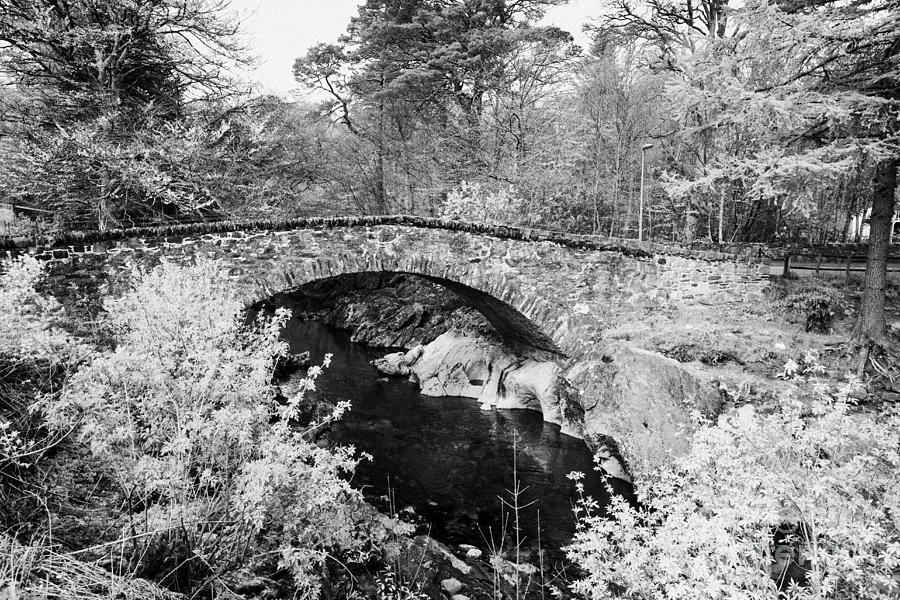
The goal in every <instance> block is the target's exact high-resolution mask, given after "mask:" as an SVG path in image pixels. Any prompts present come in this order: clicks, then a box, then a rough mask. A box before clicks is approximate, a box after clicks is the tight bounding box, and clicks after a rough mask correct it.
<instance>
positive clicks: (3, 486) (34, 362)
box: [0, 256, 86, 526]
mask: <svg viewBox="0 0 900 600" xmlns="http://www.w3.org/2000/svg"><path fill="white" fill-rule="evenodd" d="M2 266H3V267H4V268H5V271H4V272H3V273H2V275H0V315H2V322H0V505H2V506H3V507H4V508H8V507H10V506H11V505H12V504H13V497H12V495H11V494H12V490H11V488H10V486H8V485H7V484H8V483H9V482H10V480H11V478H14V479H20V477H21V475H22V472H23V470H25V469H27V468H29V467H31V466H33V465H34V464H35V463H36V462H37V461H38V460H39V458H40V457H41V456H43V455H44V453H45V452H46V451H47V450H49V449H50V448H52V447H53V446H54V445H55V444H56V443H57V442H58V441H59V440H58V438H54V437H47V436H46V435H45V434H46V432H43V431H42V425H43V421H42V419H41V418H40V415H37V414H33V413H31V412H30V411H29V410H28V407H29V405H31V404H32V402H33V401H34V399H35V397H40V396H48V395H53V394H56V393H57V390H58V389H59V387H60V386H61V385H62V382H63V381H64V379H65V377H66V375H67V373H69V372H70V371H71V370H72V369H73V368H74V367H75V366H76V364H77V363H78V361H79V360H80V359H81V358H83V356H85V355H86V349H85V348H84V347H83V346H82V345H80V344H79V343H77V342H76V341H74V340H73V339H71V338H70V337H69V336H68V335H67V334H65V333H64V332H62V331H60V330H59V329H57V328H55V327H54V322H55V321H56V319H57V318H58V316H59V310H60V307H59V305H58V304H57V303H56V301H55V300H54V299H53V298H48V297H45V296H43V295H41V294H40V293H39V292H38V291H37V288H38V287H39V286H40V284H41V281H42V279H43V277H44V270H43V266H42V265H41V263H39V262H38V261H37V260H35V259H34V258H32V257H30V256H24V257H22V258H19V259H16V260H11V261H5V262H4V263H3V265H2ZM0 517H2V518H3V520H4V521H5V520H6V517H7V515H6V514H5V512H4V513H3V514H0ZM8 525H11V524H8V523H7V526H8Z"/></svg>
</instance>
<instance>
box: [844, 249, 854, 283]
mask: <svg viewBox="0 0 900 600" xmlns="http://www.w3.org/2000/svg"><path fill="white" fill-rule="evenodd" d="M852 256H853V253H852V252H848V253H847V264H846V271H845V273H844V278H845V279H850V258H851V257H852Z"/></svg>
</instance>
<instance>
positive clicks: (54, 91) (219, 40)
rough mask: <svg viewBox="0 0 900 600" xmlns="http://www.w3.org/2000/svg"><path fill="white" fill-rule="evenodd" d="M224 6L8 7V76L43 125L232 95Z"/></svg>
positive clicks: (231, 38) (165, 1)
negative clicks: (149, 106) (29, 102)
mask: <svg viewBox="0 0 900 600" xmlns="http://www.w3.org/2000/svg"><path fill="white" fill-rule="evenodd" d="M227 8H228V3H227V1H226V0H182V1H175V0H126V1H121V2H120V1H112V0H0V15H2V19H0V73H2V75H3V78H2V79H3V82H4V85H7V86H14V87H16V88H18V89H19V90H21V91H22V92H23V93H25V94H27V95H28V96H29V100H31V103H33V104H35V105H36V106H31V107H29V108H30V109H31V110H29V111H28V113H27V116H28V117H30V118H32V119H33V118H38V119H39V120H40V121H41V122H59V121H60V120H61V119H65V118H67V117H74V118H78V117H82V116H97V115H99V114H101V113H102V112H104V111H108V110H112V109H119V108H124V109H126V110H127V109H132V108H135V107H138V108H140V107H146V106H148V105H153V106H155V107H156V109H157V111H158V112H161V113H162V114H165V115H172V114H176V113H177V112H178V111H179V110H181V107H182V105H183V104H184V103H185V102H189V101H191V100H193V99H197V98H204V99H210V98H216V99H222V98H224V97H227V96H230V95H232V94H234V92H235V91H236V89H237V88H236V87H235V83H234V82H233V81H232V80H231V78H230V77H228V75H227V74H228V72H229V67H230V66H231V65H233V64H234V63H235V62H241V61H243V60H245V58H244V56H243V52H242V49H241V47H240V45H239V44H238V43H237V41H236V37H235V35H236V33H237V24H236V23H235V22H234V21H232V20H230V19H228V17H227Z"/></svg>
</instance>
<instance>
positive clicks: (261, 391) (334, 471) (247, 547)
mask: <svg viewBox="0 0 900 600" xmlns="http://www.w3.org/2000/svg"><path fill="white" fill-rule="evenodd" d="M223 281H224V278H223V277H221V275H220V273H219V269H218V267H217V266H216V265H215V264H214V263H209V262H202V263H199V264H197V265H195V266H190V267H179V266H175V265H173V264H169V263H163V264H162V265H160V266H159V267H157V268H156V269H155V270H153V271H152V272H150V273H145V274H139V277H138V279H137V283H136V285H135V286H134V288H133V289H131V290H130V291H128V292H127V293H125V294H124V295H123V296H122V297H121V298H118V299H113V300H109V301H107V302H106V304H105V308H106V311H107V317H108V319H109V321H110V324H111V326H112V328H113V330H114V331H115V332H116V347H115V349H114V350H110V351H106V352H102V353H100V352H98V353H96V354H95V355H94V356H93V358H92V360H91V361H90V362H89V364H87V365H86V366H85V367H84V368H82V369H81V370H80V371H79V372H78V373H77V374H76V375H75V376H73V377H72V378H71V380H70V382H69V383H68V385H67V387H66V389H65V391H64V393H63V394H62V397H61V398H59V399H58V400H52V401H48V402H46V403H45V404H44V408H45V409H46V411H47V414H48V419H49V422H50V423H51V425H52V426H53V427H55V428H57V429H65V428H71V427H75V426H76V425H77V427H78V430H77V431H78V438H79V439H80V440H81V441H83V442H84V443H86V444H88V445H89V447H90V448H91V451H92V452H93V453H94V454H95V455H97V456H99V457H101V458H103V459H105V461H107V462H108V464H109V466H110V468H111V469H112V471H113V472H114V474H115V478H116V479H117V481H118V486H119V488H120V490H121V493H122V495H123V496H124V497H125V498H126V499H127V511H128V520H129V524H128V528H127V531H124V532H123V536H122V537H123V540H125V541H127V545H128V546H129V547H130V548H131V555H132V559H133V561H135V562H136V564H135V565H132V567H134V566H136V567H137V571H138V573H139V574H143V575H145V576H152V577H155V578H156V579H159V580H162V581H163V582H164V583H166V584H167V585H168V586H169V587H173V588H175V589H178V590H180V591H192V592H193V593H195V594H196V593H200V592H205V593H212V592H214V591H215V590H216V589H221V588H222V586H223V585H224V584H223V583H222V582H223V581H224V580H225V579H224V578H226V576H227V575H228V574H229V573H231V572H233V571H235V570H237V569H243V568H251V570H252V569H254V568H265V569H268V570H269V571H270V572H274V571H276V570H278V569H286V570H288V571H289V572H290V573H291V574H292V575H293V581H294V586H295V589H296V590H297V595H298V596H299V597H308V598H315V597H316V596H317V595H318V591H319V587H320V577H321V575H322V573H323V572H324V570H325V566H326V559H327V558H328V557H329V556H337V555H341V557H342V558H345V559H347V558H350V559H360V558H361V557H363V556H364V554H365V553H366V552H369V551H371V549H372V548H373V543H374V540H373V539H372V538H371V534H370V532H369V531H368V530H367V528H366V527H365V524H361V523H359V522H358V521H359V519H358V518H355V516H354V514H358V512H357V511H356V507H357V506H358V505H359V503H360V502H361V495H360V493H359V492H357V491H356V490H354V489H353V488H351V487H350V485H349V483H348V481H347V480H346V479H345V478H344V477H342V475H343V474H346V473H352V471H353V469H354V468H355V466H356V464H357V460H358V459H357V458H356V457H355V456H354V450H353V449H352V448H337V449H335V450H328V449H324V448H321V447H319V446H317V445H316V444H314V443H313V441H312V440H311V436H310V435H309V433H310V431H311V429H315V428H316V427H319V426H321V424H322V423H314V424H312V425H311V426H310V429H306V430H299V429H298V428H296V427H294V426H293V425H292V424H291V419H292V418H293V417H294V416H295V415H294V413H295V411H296V408H297V406H298V405H299V402H300V395H298V396H297V397H294V398H291V399H288V401H287V402H286V403H285V404H284V405H278V404H276V401H275V389H274V387H273V385H272V375H273V369H274V365H275V361H276V359H277V358H278V357H279V356H282V355H284V354H285V352H286V349H287V348H286V345H285V344H284V342H282V341H280V340H279V331H280V329H281V327H282V326H283V324H284V323H285V321H286V319H287V318H288V316H289V314H288V312H287V311H284V310H281V311H278V312H277V313H276V314H275V316H274V317H271V318H265V317H261V318H259V319H258V320H257V321H255V322H254V323H252V324H251V325H250V326H245V325H244V324H243V307H242V306H241V305H240V303H239V302H238V301H237V300H235V299H234V294H232V293H231V292H230V290H229V289H228V287H227V285H225V284H223V283H222V282H223ZM326 366H327V361H326ZM320 372H321V368H320V367H312V368H311V369H310V371H309V374H308V377H307V379H306V381H305V385H304V386H301V392H300V394H302V392H303V390H304V389H309V388H311V387H313V386H314V380H315V378H316V376H317V375H318V374H319V373H320ZM346 408H347V405H339V406H337V407H335V410H334V413H333V414H332V415H331V417H330V419H335V418H338V417H339V416H340V413H341V412H342V411H343V410H345V409H346ZM276 562H277V564H276ZM154 570H155V572H154Z"/></svg>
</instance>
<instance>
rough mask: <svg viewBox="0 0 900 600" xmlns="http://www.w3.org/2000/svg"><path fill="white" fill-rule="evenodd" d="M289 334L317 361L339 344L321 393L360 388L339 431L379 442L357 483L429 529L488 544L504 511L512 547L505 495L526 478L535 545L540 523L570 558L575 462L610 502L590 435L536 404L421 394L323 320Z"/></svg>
mask: <svg viewBox="0 0 900 600" xmlns="http://www.w3.org/2000/svg"><path fill="white" fill-rule="evenodd" d="M283 335H284V338H285V339H286V340H287V341H288V342H289V343H290V346H291V351H293V352H301V351H304V350H308V351H309V352H310V354H311V358H312V362H313V364H320V363H321V361H322V358H323V357H324V355H325V354H326V353H331V354H333V358H332V362H331V366H330V368H328V369H327V370H326V371H325V373H324V374H323V375H322V376H321V377H320V378H319V379H318V381H317V382H316V386H317V390H316V392H315V394H318V395H321V397H323V398H326V399H328V400H329V401H331V402H337V401H340V400H349V401H350V402H352V409H351V410H350V411H349V412H347V413H346V414H345V415H344V418H343V420H342V421H341V422H340V423H338V424H337V425H336V426H334V427H333V429H332V430H331V431H330V432H329V434H328V439H330V440H331V441H333V442H335V443H338V444H343V445H353V446H355V447H356V448H357V449H358V450H360V451H364V452H367V453H369V454H370V455H371V456H372V457H373V460H372V461H363V462H362V463H361V464H360V465H359V467H358V469H357V472H356V474H355V476H354V478H353V483H354V485H356V486H358V487H359V488H361V489H362V490H363V492H364V494H365V496H366V498H367V499H368V500H369V501H370V502H372V503H373V504H375V505H376V506H378V507H379V508H380V509H382V510H383V511H388V510H390V507H391V506H393V507H394V510H395V511H400V510H403V509H405V512H406V513H407V515H415V517H414V518H415V520H416V522H419V523H421V524H422V532H426V531H427V532H429V533H430V535H431V536H432V537H434V538H436V539H438V540H440V541H442V542H444V543H448V544H462V543H465V544H471V545H474V546H477V547H479V548H482V549H483V550H485V551H487V550H489V549H490V547H491V545H492V544H493V545H495V546H496V545H498V544H499V543H500V540H501V532H502V531H503V530H504V522H505V523H506V525H505V530H506V533H507V538H506V542H505V545H504V549H506V550H509V549H510V544H511V540H512V539H514V527H515V515H514V514H512V511H510V510H509V508H501V500H500V499H501V498H503V499H504V500H506V501H507V502H509V503H512V502H513V498H512V497H511V494H510V491H512V490H513V489H514V485H515V484H514V481H516V480H517V481H518V485H519V489H520V491H521V493H520V496H519V500H518V502H519V505H520V506H524V508H522V509H520V510H519V511H518V513H519V521H520V527H521V534H520V535H521V537H522V538H524V539H525V541H524V543H523V544H522V548H523V550H524V551H525V552H526V556H528V555H529V554H530V555H531V557H532V558H534V557H535V556H536V554H535V551H536V550H537V548H538V535H540V547H541V548H542V549H543V550H545V552H546V553H547V556H548V557H549V558H550V560H559V559H561V558H562V553H561V552H560V550H559V549H560V548H561V547H562V546H564V545H565V544H566V543H567V542H568V541H569V540H571V538H572V534H573V532H574V530H575V524H574V516H573V513H572V506H573V503H574V501H575V499H576V492H575V485H574V482H572V481H571V480H570V479H568V478H567V474H568V473H570V472H571V471H581V472H583V473H584V474H585V477H586V479H585V490H586V493H587V494H590V495H591V496H593V497H594V498H595V499H597V500H598V501H599V502H600V503H601V504H605V503H606V501H607V494H606V491H605V490H604V488H603V485H602V482H601V479H600V476H599V475H598V474H597V473H596V472H595V471H594V470H593V460H592V455H591V452H590V450H589V449H588V448H587V446H586V445H585V443H584V442H583V441H582V440H579V439H577V438H573V437H570V436H567V435H563V434H561V433H560V432H559V427H557V426H555V425H550V424H547V423H544V422H543V420H542V418H541V415H540V414H538V413H537V412H534V411H528V410H488V411H485V410H481V409H480V407H479V405H478V403H477V402H476V401H475V400H472V399H470V398H457V397H440V398H435V397H428V396H422V395H420V394H419V390H418V386H417V385H416V384H414V383H411V382H409V381H406V380H405V379H386V378H384V377H381V375H380V374H379V373H378V372H377V371H376V370H375V369H374V368H373V367H372V366H371V365H370V364H369V361H370V360H372V359H373V358H375V357H377V356H380V355H381V354H383V353H384V352H383V351H381V352H375V351H373V350H371V349H368V348H366V347H365V346H363V345H361V344H355V343H352V342H350V340H349V336H348V335H347V334H345V333H344V332H341V331H339V330H336V329H333V328H330V327H328V326H326V325H323V324H321V323H319V322H317V321H299V320H297V319H291V320H290V322H289V323H288V325H287V327H286V329H285V331H284V334H283ZM514 448H515V452H514ZM514 473H515V475H516V476H515V478H514ZM389 498H391V501H389ZM538 525H540V532H538Z"/></svg>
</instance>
